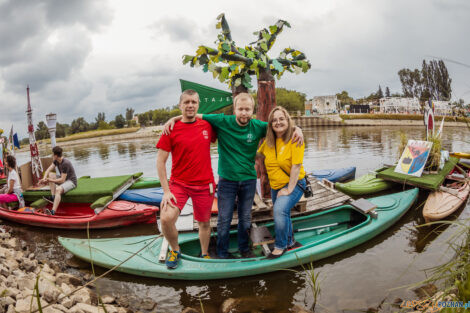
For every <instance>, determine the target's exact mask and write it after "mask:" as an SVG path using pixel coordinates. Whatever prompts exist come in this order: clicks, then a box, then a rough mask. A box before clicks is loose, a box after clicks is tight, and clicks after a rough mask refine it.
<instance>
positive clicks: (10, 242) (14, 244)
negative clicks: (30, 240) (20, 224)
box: [3, 238, 18, 249]
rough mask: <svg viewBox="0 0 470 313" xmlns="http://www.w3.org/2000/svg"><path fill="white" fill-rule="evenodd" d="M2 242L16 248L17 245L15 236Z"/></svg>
mask: <svg viewBox="0 0 470 313" xmlns="http://www.w3.org/2000/svg"><path fill="white" fill-rule="evenodd" d="M3 244H4V246H6V247H8V248H13V249H16V248H17V247H18V240H17V239H16V238H10V239H7V240H5V242H4V243H3Z"/></svg>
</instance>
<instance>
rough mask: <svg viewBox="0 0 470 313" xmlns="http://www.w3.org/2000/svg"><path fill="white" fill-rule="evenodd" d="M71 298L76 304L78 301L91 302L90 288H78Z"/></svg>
mask: <svg viewBox="0 0 470 313" xmlns="http://www.w3.org/2000/svg"><path fill="white" fill-rule="evenodd" d="M70 299H72V301H73V303H74V304H76V303H85V304H91V297H90V291H89V290H88V288H83V289H80V290H78V291H77V292H76V293H74V294H73V295H72V296H71V297H70ZM62 304H63V303H62Z"/></svg>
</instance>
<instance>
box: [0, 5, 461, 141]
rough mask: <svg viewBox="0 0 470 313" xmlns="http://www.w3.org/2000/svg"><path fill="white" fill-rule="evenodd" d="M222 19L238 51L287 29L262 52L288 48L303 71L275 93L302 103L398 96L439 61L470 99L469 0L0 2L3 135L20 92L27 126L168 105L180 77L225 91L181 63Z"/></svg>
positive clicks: (18, 110) (17, 119)
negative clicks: (405, 72)
mask: <svg viewBox="0 0 470 313" xmlns="http://www.w3.org/2000/svg"><path fill="white" fill-rule="evenodd" d="M222 12H224V13H225V14H226V17H227V20H228V22H229V25H230V28H231V29H232V37H233V39H234V40H235V41H236V43H237V44H238V45H246V44H248V43H250V42H252V41H253V40H254V38H255V37H254V35H253V34H252V33H253V32H254V31H256V30H259V29H261V28H264V27H267V26H269V25H272V24H274V23H275V22H276V21H277V20H278V19H284V20H287V21H289V22H290V23H291V25H292V28H290V29H289V28H286V29H285V30H284V32H283V33H282V34H281V35H280V37H279V38H278V40H277V42H276V44H275V46H274V48H273V49H272V51H271V53H270V55H271V56H272V57H276V56H277V55H278V54H279V51H280V50H282V49H283V48H285V47H292V48H296V49H298V50H301V51H303V52H304V53H305V54H306V55H307V58H308V59H309V60H310V62H311V64H312V69H311V70H310V71H309V72H308V73H307V74H300V75H295V74H290V73H286V74H285V75H284V76H283V77H282V79H281V80H280V81H278V83H277V86H280V87H286V88H289V89H295V90H298V91H301V92H304V93H305V94H307V97H308V98H311V97H313V96H316V95H327V94H334V93H337V92H340V91H342V90H347V91H348V92H349V93H350V94H351V95H352V96H353V97H362V96H367V95H369V94H370V93H371V92H373V91H376V90H377V88H378V86H379V85H381V86H382V87H383V88H385V86H389V87H390V89H391V91H392V92H399V91H401V85H400V82H399V79H398V75H397V72H398V70H400V69H401V68H404V67H408V68H416V67H419V68H420V67H421V62H422V60H423V59H425V58H426V59H428V60H429V59H431V58H433V57H440V58H445V59H448V60H450V61H447V67H448V69H449V72H450V75H451V78H452V79H453V81H452V87H453V94H452V96H453V98H454V99H458V98H464V99H465V100H466V102H470V65H467V64H470V57H469V51H470V41H469V40H468V31H469V29H470V18H469V16H470V2H469V1H468V0H428V1H425V0H413V1H409V0H383V1H377V0H364V1H361V0H355V1H352V0H351V1H348V0H329V1H307V0H293V1H277V0H270V1H230V2H229V1H199V2H196V1H179V0H174V1H151V0H134V1H124V0H120V1H118V0H113V1H111V0H110V1H105V0H67V1H63V0H0V128H3V129H9V128H10V127H11V125H12V124H14V125H15V128H16V130H17V131H18V132H19V134H20V137H24V136H26V116H25V113H24V112H25V109H26V85H27V84H29V86H30V88H31V103H32V107H33V110H34V112H33V120H34V123H35V124H37V123H38V122H39V121H40V120H43V119H44V117H45V114H47V113H49V112H54V113H57V114H58V121H59V122H62V123H70V122H71V121H72V120H73V119H75V118H77V117H80V116H83V117H85V119H87V120H88V121H91V120H93V119H94V117H95V116H96V115H97V112H101V111H104V112H105V113H106V117H107V120H108V121H109V120H110V119H114V116H115V115H116V114H120V113H124V112H125V109H126V108H127V107H132V108H134V109H135V110H136V112H137V113H139V112H144V111H147V110H149V109H155V108H162V107H166V106H171V105H174V104H176V102H177V99H178V94H179V90H180V89H179V84H178V79H179V78H183V79H187V80H192V81H197V82H200V83H203V84H207V85H210V86H213V87H216V88H220V89H226V88H227V87H226V86H225V85H223V84H221V83H219V82H218V81H215V80H213V79H212V75H211V74H210V73H203V72H202V70H201V69H199V68H197V69H194V68H190V67H189V66H183V65H182V62H181V59H182V55H183V54H192V53H194V51H195V50H196V48H197V46H198V45H200V44H205V45H212V46H213V42H214V41H215V39H216V35H217V30H216V29H215V24H216V17H217V16H218V15H219V14H220V13H222ZM451 61H455V62H461V63H463V65H461V64H457V63H452V62H451Z"/></svg>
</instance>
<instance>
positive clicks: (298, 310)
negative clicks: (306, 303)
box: [292, 305, 312, 313]
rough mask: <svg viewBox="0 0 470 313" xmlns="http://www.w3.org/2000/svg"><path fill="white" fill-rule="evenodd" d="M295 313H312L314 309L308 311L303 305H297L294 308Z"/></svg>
mask: <svg viewBox="0 0 470 313" xmlns="http://www.w3.org/2000/svg"><path fill="white" fill-rule="evenodd" d="M292 312H293V313H312V311H308V310H307V309H306V308H303V307H301V306H300V305H295V306H294V307H293V308H292Z"/></svg>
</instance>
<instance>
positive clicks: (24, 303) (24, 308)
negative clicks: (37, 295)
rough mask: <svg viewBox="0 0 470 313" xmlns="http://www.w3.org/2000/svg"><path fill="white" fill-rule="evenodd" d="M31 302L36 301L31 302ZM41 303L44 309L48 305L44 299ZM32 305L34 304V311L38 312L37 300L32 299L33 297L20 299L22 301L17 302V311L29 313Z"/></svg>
mask: <svg viewBox="0 0 470 313" xmlns="http://www.w3.org/2000/svg"><path fill="white" fill-rule="evenodd" d="M31 300H34V301H31ZM40 301H41V306H42V307H44V306H46V305H47V304H48V303H47V302H46V301H45V300H44V299H41V300H40ZM31 303H32V310H33V311H34V310H37V309H38V302H37V300H36V299H31V296H29V297H27V298H24V299H20V300H18V301H16V305H15V311H16V312H18V313H29V312H30V306H31Z"/></svg>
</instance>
